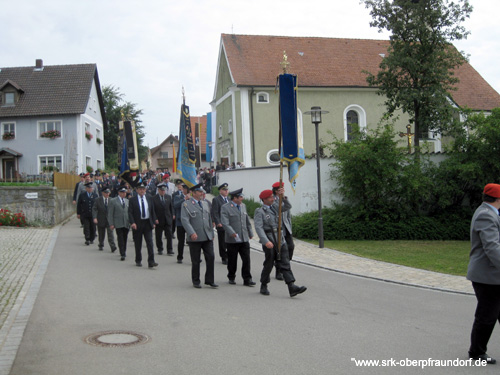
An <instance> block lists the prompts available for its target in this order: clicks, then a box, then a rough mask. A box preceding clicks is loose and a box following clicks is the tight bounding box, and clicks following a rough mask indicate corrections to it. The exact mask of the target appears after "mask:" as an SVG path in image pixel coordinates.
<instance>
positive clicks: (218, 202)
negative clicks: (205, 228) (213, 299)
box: [212, 183, 229, 264]
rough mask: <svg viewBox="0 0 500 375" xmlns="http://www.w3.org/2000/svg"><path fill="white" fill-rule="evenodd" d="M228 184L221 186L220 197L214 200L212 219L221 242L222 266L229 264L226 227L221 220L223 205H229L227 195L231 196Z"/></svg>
mask: <svg viewBox="0 0 500 375" xmlns="http://www.w3.org/2000/svg"><path fill="white" fill-rule="evenodd" d="M227 186H228V185H227V184H226V183H223V184H221V185H220V186H219V195H218V196H216V197H215V198H214V199H212V217H213V220H214V222H215V228H216V229H217V240H218V242H219V255H220V257H221V259H222V264H227V246H226V242H225V236H226V235H225V233H224V227H223V226H222V222H221V219H220V209H221V207H222V205H224V204H226V203H229V199H228V198H227V195H228V194H229V189H228V187H227Z"/></svg>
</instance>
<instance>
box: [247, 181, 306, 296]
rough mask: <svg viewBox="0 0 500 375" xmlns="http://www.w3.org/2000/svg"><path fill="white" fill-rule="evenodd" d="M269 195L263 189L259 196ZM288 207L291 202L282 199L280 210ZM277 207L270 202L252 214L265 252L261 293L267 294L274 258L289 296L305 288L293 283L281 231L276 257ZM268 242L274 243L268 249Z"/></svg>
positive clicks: (269, 192) (270, 192)
mask: <svg viewBox="0 0 500 375" xmlns="http://www.w3.org/2000/svg"><path fill="white" fill-rule="evenodd" d="M264 193H266V194H264ZM270 196H272V191H271V190H264V191H263V192H262V193H261V195H260V196H259V197H260V198H261V199H262V200H263V201H264V199H269V198H270ZM271 202H273V201H271ZM290 207H291V204H290V203H289V202H288V199H283V206H282V211H287V210H289V209H290ZM278 208H279V205H278V203H276V202H274V203H271V206H267V205H265V204H264V205H263V206H262V207H259V208H257V209H256V210H255V214H254V225H255V231H256V232H257V235H258V236H259V240H260V243H261V244H262V249H263V250H264V253H265V260H264V265H263V269H262V273H261V276H260V282H261V294H265V295H268V294H269V291H268V289H267V284H268V283H269V282H270V281H271V279H270V274H271V271H272V269H273V264H274V262H275V260H276V261H277V263H278V264H279V270H280V271H281V273H282V274H283V278H284V280H285V283H286V284H287V285H288V290H289V292H290V296H291V297H294V296H296V295H297V294H299V293H303V292H304V291H305V290H306V289H307V288H306V287H304V286H302V287H299V286H296V285H295V284H294V283H295V277H294V275H293V272H292V269H291V266H290V259H289V255H288V247H287V245H286V242H285V236H284V233H283V231H282V232H281V251H280V259H279V260H278V259H277V258H278V257H277V242H278V238H277V236H278V219H279V217H278ZM268 242H272V244H273V245H274V246H273V248H271V249H269V248H267V247H266V246H265V245H266V244H267V243H268Z"/></svg>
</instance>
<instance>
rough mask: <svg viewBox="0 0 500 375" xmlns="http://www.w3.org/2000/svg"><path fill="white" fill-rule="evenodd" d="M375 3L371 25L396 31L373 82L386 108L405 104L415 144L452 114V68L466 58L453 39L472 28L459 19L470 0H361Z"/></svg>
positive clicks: (440, 127) (466, 14)
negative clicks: (413, 132)
mask: <svg viewBox="0 0 500 375" xmlns="http://www.w3.org/2000/svg"><path fill="white" fill-rule="evenodd" d="M362 1H363V2H364V4H365V6H366V8H369V9H371V10H370V14H371V16H372V17H373V21H372V22H370V26H372V27H377V28H378V29H379V31H382V30H383V29H385V30H388V31H390V32H391V33H392V35H391V36H390V47H389V50H388V55H386V56H385V57H384V58H383V59H382V62H381V63H380V70H379V72H378V73H377V74H376V75H374V74H372V73H370V72H366V73H367V74H368V77H367V81H368V83H369V84H370V86H376V87H379V94H380V95H385V96H386V98H387V99H386V102H385V104H386V106H387V113H388V114H389V115H392V114H393V113H394V112H395V111H396V110H398V109H401V110H402V111H403V112H405V113H408V115H409V116H410V122H411V123H413V124H414V131H415V134H416V136H415V147H416V149H417V150H418V146H419V137H420V136H421V134H423V133H425V132H427V131H429V130H438V131H444V130H446V127H447V125H448V124H449V123H451V122H452V120H453V112H454V110H453V107H452V106H451V104H450V101H449V97H450V92H451V91H453V90H454V89H455V84H456V83H457V82H458V78H457V77H455V75H454V73H453V71H454V69H455V68H457V67H458V66H460V65H461V64H463V63H464V62H465V61H466V59H465V57H464V56H463V55H462V54H461V53H460V52H459V51H457V49H456V48H455V47H454V46H453V45H452V44H451V43H452V42H453V41H454V40H461V39H466V38H467V35H468V34H469V32H468V31H466V30H465V28H464V27H463V26H461V23H463V22H464V21H465V19H466V18H469V17H470V14H471V12H472V6H471V5H470V4H469V2H468V0H454V1H449V0H362Z"/></svg>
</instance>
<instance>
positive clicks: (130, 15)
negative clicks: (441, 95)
mask: <svg viewBox="0 0 500 375" xmlns="http://www.w3.org/2000/svg"><path fill="white" fill-rule="evenodd" d="M470 3H471V4H472V5H473V7H474V11H473V13H472V16H471V18H470V19H469V20H468V21H467V22H466V23H465V26H466V27H467V28H468V29H469V30H470V31H471V35H470V36H469V37H468V39H467V40H465V41H462V42H460V43H456V44H455V45H456V46H457V47H458V49H460V50H462V51H464V52H465V53H467V54H469V55H470V62H471V64H472V66H473V67H474V68H475V69H476V70H477V71H478V72H479V73H480V74H481V75H482V76H483V77H484V78H485V79H486V80H487V81H488V82H489V83H490V85H492V86H493V88H495V89H496V91H498V92H500V69H499V68H498V66H499V61H500V48H499V43H500V28H499V27H498V18H499V15H500V14H499V13H500V12H499V11H500V1H499V0H470ZM285 4H286V7H285ZM0 9H1V15H2V31H1V33H0V51H1V54H0V67H14V66H33V65H34V64H35V59H38V58H41V59H43V61H44V64H45V65H62V64H82V63H96V64H97V69H98V71H99V78H100V81H101V86H104V85H113V86H115V87H117V88H119V89H120V92H121V93H122V94H124V98H125V100H126V101H129V102H132V103H135V104H136V105H137V108H138V109H142V110H143V112H144V114H143V116H142V117H141V119H142V121H143V125H144V126H145V131H146V143H147V144H149V146H150V147H154V146H156V145H157V144H158V143H161V142H162V141H163V140H164V139H165V138H166V137H168V136H169V135H170V134H171V133H173V134H177V133H178V131H179V118H180V105H181V103H182V87H183V86H184V88H185V92H186V104H188V105H189V106H190V109H191V115H192V116H195V115H199V116H201V115H204V114H206V113H207V112H209V111H210V110H211V108H210V105H209V103H210V101H211V100H212V98H213V91H214V85H215V74H216V67H217V57H218V52H219V45H220V35H221V33H227V34H230V33H235V34H250V35H284V36H311V37H336V38H363V39H388V34H380V33H378V31H377V29H375V28H371V27H370V26H369V22H370V20H371V18H370V16H369V11H368V9H365V7H364V6H363V5H362V4H360V3H359V1H358V0H344V1H332V0H323V1H319V0H307V1H304V0H288V1H275V0H253V1H240V0H213V1H206V0H180V1H179V0H176V1H172V0H146V1H144V0H141V1H136V0H99V1H97V0H84V1H72V0H44V1H40V0H21V1H3V2H2V5H1V8H0ZM277 64H279V62H277Z"/></svg>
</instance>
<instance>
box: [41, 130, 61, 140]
mask: <svg viewBox="0 0 500 375" xmlns="http://www.w3.org/2000/svg"><path fill="white" fill-rule="evenodd" d="M40 137H41V138H50V139H56V138H60V137H61V132H60V131H59V130H47V131H46V132H43V133H42V134H40Z"/></svg>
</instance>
